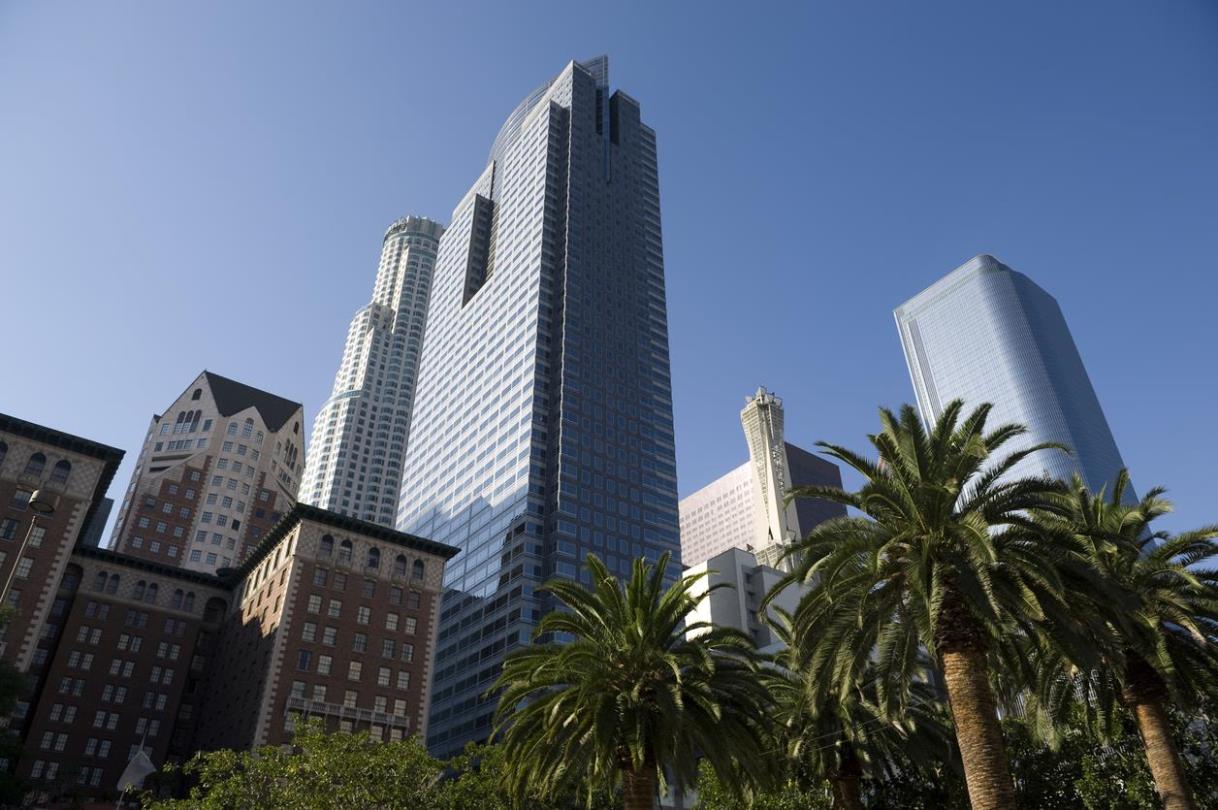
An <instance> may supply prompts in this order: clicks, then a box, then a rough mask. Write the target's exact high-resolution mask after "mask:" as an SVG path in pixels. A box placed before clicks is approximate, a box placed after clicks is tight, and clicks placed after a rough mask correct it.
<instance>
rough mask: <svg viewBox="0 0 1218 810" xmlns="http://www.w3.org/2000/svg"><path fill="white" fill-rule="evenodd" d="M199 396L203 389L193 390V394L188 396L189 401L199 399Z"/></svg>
mask: <svg viewBox="0 0 1218 810" xmlns="http://www.w3.org/2000/svg"><path fill="white" fill-rule="evenodd" d="M201 396H203V389H202V388H196V389H195V390H194V393H192V394H191V395H190V398H191V399H198V398H199V397H201Z"/></svg>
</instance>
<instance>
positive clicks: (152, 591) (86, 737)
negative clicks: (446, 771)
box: [0, 415, 457, 805]
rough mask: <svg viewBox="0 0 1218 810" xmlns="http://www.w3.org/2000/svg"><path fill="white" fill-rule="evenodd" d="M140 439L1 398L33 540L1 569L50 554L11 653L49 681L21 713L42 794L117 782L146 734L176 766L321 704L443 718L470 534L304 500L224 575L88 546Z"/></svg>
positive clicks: (280, 733) (6, 494) (12, 491)
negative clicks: (443, 667)
mask: <svg viewBox="0 0 1218 810" xmlns="http://www.w3.org/2000/svg"><path fill="white" fill-rule="evenodd" d="M213 418H214V417H213ZM238 424H241V423H238ZM121 457H122V452H121V451H119V450H115V449H114V448H110V447H106V446H104V445H99V444H97V443H95V442H90V441H88V440H85V439H81V438H79V437H75V436H70V435H68V434H64V433H60V432H59V431H54V430H51V429H49V428H45V427H42V426H39V425H34V424H31V423H28V422H23V421H21V420H17V419H13V418H11V417H7V416H4V415H0V530H2V531H4V533H5V534H7V533H8V532H9V528H10V527H15V528H12V535H13V536H12V537H7V536H4V537H0V545H2V546H10V545H11V546H13V547H14V549H17V548H19V547H20V546H18V544H19V543H24V545H25V548H24V550H22V551H20V552H18V551H16V550H14V551H12V552H8V551H4V552H3V553H4V554H5V556H4V558H3V561H2V562H0V573H7V571H6V568H5V566H4V564H3V563H10V564H11V562H12V561H13V560H22V561H24V560H27V559H28V560H29V561H30V562H29V563H28V564H26V563H24V562H21V563H19V565H18V568H17V569H16V571H15V578H13V579H12V580H8V579H7V577H6V581H8V582H9V583H10V585H11V587H9V588H7V595H8V598H9V601H10V602H11V604H13V605H14V606H15V607H16V608H17V609H18V611H19V615H18V619H17V621H13V622H10V623H9V625H8V628H7V631H6V632H8V633H9V634H10V635H8V636H6V637H5V639H4V640H5V642H6V645H5V648H4V651H3V657H4V658H5V660H7V661H9V662H10V663H12V664H14V665H15V666H17V667H18V669H20V670H22V671H23V672H25V673H27V675H29V676H30V688H29V690H28V692H27V693H26V694H25V695H23V697H22V699H21V701H20V702H19V703H18V705H17V709H16V711H15V712H14V715H13V717H12V719H11V722H10V724H9V729H10V733H13V734H15V735H17V736H18V737H19V738H20V739H19V743H18V745H17V746H16V747H17V749H18V750H20V755H19V756H18V757H17V758H16V759H15V760H13V761H5V762H4V763H3V767H11V768H14V769H15V771H16V774H17V776H18V777H20V778H21V779H23V780H25V781H26V782H27V783H28V784H29V785H30V786H31V788H32V793H31V795H30V796H28V797H27V798H28V799H30V800H31V801H33V802H41V803H44V804H52V805H54V804H56V803H57V802H60V801H66V800H68V798H69V797H79V796H82V795H83V796H90V797H93V798H96V799H108V800H109V801H113V800H114V798H115V796H116V795H117V793H118V790H117V783H118V780H119V776H120V774H122V772H123V770H124V768H126V766H127V764H128V763H129V762H130V761H131V759H132V757H134V756H135V755H136V754H137V752H139V751H140V750H141V748H142V749H143V751H144V752H145V753H146V754H147V755H148V757H149V758H150V759H151V761H152V763H153V764H154V765H155V766H157V767H158V768H160V767H161V766H163V765H164V764H166V763H167V762H182V761H185V760H186V759H188V758H189V757H190V756H192V755H193V754H194V752H196V751H198V750H207V749H212V748H217V747H229V748H235V749H247V748H251V747H255V746H259V745H278V744H282V743H285V742H288V741H289V740H290V738H291V734H292V731H293V729H294V728H295V725H296V723H297V722H298V719H299V718H300V717H302V716H305V715H307V716H308V717H311V718H318V719H321V720H322V721H323V723H325V725H326V727H327V728H329V729H331V730H344V731H368V732H369V733H371V734H372V735H373V736H374V737H375V738H377V739H383V740H390V739H401V738H402V737H404V736H406V735H410V734H417V735H420V736H422V735H424V734H425V733H426V724H427V716H428V713H427V709H428V702H427V701H428V695H429V685H430V684H429V682H430V678H431V672H432V660H433V650H434V644H435V637H436V628H437V623H438V622H437V619H438V610H439V603H440V586H441V582H442V580H443V570H444V566H445V564H446V562H447V560H448V559H450V558H451V557H452V556H453V555H454V554H456V553H457V549H455V548H451V547H448V546H443V545H441V544H439V543H433V542H431V541H429V540H426V539H423V538H420V537H415V536H412V535H408V534H404V533H402V532H398V531H395V530H393V529H389V528H386V527H384V526H380V525H377V524H372V523H368V522H365V521H362V520H358V519H356V518H351V517H348V516H344V515H339V514H336V513H334V512H329V511H325V510H321V509H317V508H315V507H311V506H307V505H304V504H298V505H296V506H294V507H292V508H291V509H290V510H289V511H288V513H287V514H286V515H284V516H283V518H282V519H281V520H280V521H279V522H278V523H277V524H276V525H275V526H274V527H273V528H272V529H271V531H270V532H269V533H267V535H266V536H264V537H263V538H262V539H261V541H260V543H259V544H258V546H257V547H256V548H255V549H254V550H253V552H252V553H251V554H250V555H249V556H248V558H247V559H246V560H245V562H244V563H243V564H242V565H241V566H240V567H239V568H230V569H227V570H224V571H222V572H221V573H220V575H215V574H211V573H207V572H201V571H193V570H189V569H187V568H183V567H180V566H177V565H173V564H167V563H165V562H160V561H154V560H151V559H148V558H147V557H142V556H133V555H130V554H124V553H119V552H117V551H112V550H108V549H99V548H96V547H93V546H88V545H85V544H84V543H83V542H82V540H83V539H84V538H83V535H82V529H83V527H84V526H85V525H87V524H88V522H89V521H88V518H89V517H90V515H91V514H92V513H93V512H94V510H95V509H96V508H97V503H98V502H99V501H100V500H101V499H102V495H103V493H104V492H105V488H106V485H107V484H108V483H109V481H110V479H111V478H112V477H113V475H114V470H115V469H116V468H117V466H118V463H119V461H120V460H121ZM48 507H49V508H51V509H52V510H53V511H47V510H48ZM32 513H33V514H37V515H38V517H37V522H36V523H30V521H31V517H32ZM31 526H32V527H33V528H30V527H31Z"/></svg>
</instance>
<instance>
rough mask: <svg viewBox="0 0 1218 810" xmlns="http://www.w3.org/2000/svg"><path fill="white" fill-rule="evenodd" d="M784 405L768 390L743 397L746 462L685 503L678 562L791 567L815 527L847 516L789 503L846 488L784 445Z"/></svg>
mask: <svg viewBox="0 0 1218 810" xmlns="http://www.w3.org/2000/svg"><path fill="white" fill-rule="evenodd" d="M784 418H785V417H784V414H783V407H782V400H781V399H779V398H778V397H777V396H775V395H774V394H772V393H770V392H769V391H766V389H765V388H758V389H757V392H756V393H755V394H754V395H752V396H750V397H745V406H744V409H743V410H742V411H741V412H740V423H741V426H742V427H743V429H744V435H745V440H746V442H747V444H748V448H749V460H748V461H746V462H745V463H744V464H741V465H740V466H739V467H736V468H735V469H733V470H732V471H731V472H729V473H727V474H726V475H724V476H722V477H720V478H718V479H716V480H714V481H712V482H711V483H709V484H707V485H706V486H705V487H703V488H701V489H699V490H698V491H696V492H694V493H692V494H690V495H688V496H686V497H685V498H683V499H682V500H681V503H680V515H681V561H682V562H683V563H684V564H685V565H686V566H687V567H688V566H693V565H697V564H699V563H702V562H706V561H707V560H710V559H711V558H714V557H718V556H719V555H721V554H723V553H724V552H726V551H728V550H729V549H733V548H737V549H742V550H744V551H749V552H752V553H753V554H754V555H755V557H756V560H757V562H758V564H761V565H765V566H769V567H780V568H782V569H784V570H786V569H787V568H789V565H790V562H789V560H788V561H781V559H780V558H781V557H782V555H783V552H784V551H785V550H786V549H787V547H788V546H790V544H791V543H792V542H794V541H795V540H797V539H799V538H802V537H804V536H805V535H807V533H808V532H810V531H811V530H812V528H813V527H814V526H816V525H817V524H819V523H822V522H824V521H826V520H829V519H830V518H834V517H838V516H841V515H845V514H846V510H845V507H843V506H840V505H838V504H833V503H829V502H827V501H822V500H819V499H814V498H798V499H796V500H794V501H792V502H790V503H787V502H786V498H787V493H788V492H789V490H790V489H791V488H792V487H800V486H813V485H817V486H834V487H840V486H841V485H842V477H841V471H840V470H838V468H837V465H836V464H834V463H832V462H830V461H826V460H825V459H823V458H820V457H819V456H816V455H813V454H812V453H809V452H808V451H807V450H803V449H801V448H799V447H796V446H795V445H793V444H790V443H789V442H787V441H786V440H785V438H784V437H785V432H784V431H785V429H784Z"/></svg>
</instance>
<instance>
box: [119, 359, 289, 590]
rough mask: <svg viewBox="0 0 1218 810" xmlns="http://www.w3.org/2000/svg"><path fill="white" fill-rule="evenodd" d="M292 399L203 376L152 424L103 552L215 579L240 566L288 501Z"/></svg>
mask: <svg viewBox="0 0 1218 810" xmlns="http://www.w3.org/2000/svg"><path fill="white" fill-rule="evenodd" d="M302 420H303V410H302V408H301V406H300V403H298V402H292V401H291V400H288V399H284V398H283V397H279V396H275V395H274V394H269V393H267V392H266V391H261V390H259V389H257V388H253V387H251V386H248V385H245V384H243V383H239V382H236V381H235V380H230V379H228V378H227V377H221V376H220V375H219V374H214V373H212V372H210V371H204V372H203V373H202V374H200V375H199V376H198V377H196V378H195V380H194V382H192V383H191V384H190V385H188V386H187V387H186V390H184V391H183V392H182V394H181V395H180V396H179V397H178V398H177V399H176V400H174V402H173V403H172V404H171V405H170V406H169V408H167V409H166V410H165V412H164V413H163V414H161V415H159V416H154V417H152V423H151V424H150V425H149V427H148V435H147V437H146V438H145V439H144V445H143V447H142V448H140V455H139V458H138V460H137V461H136V468H135V473H134V474H133V475H132V476H131V482H130V484H129V485H128V487H127V491H126V493H125V495H124V496H123V503H122V506H121V507H120V509H119V515H118V520H117V521H116V522H115V525H114V533H113V535H112V537H111V543H110V545H111V547H112V548H114V549H116V550H118V551H121V552H123V553H124V554H129V555H131V556H134V557H141V558H143V559H146V560H149V561H152V562H159V563H163V564H165V565H174V566H180V567H182V568H189V569H191V570H193V571H204V572H208V573H215V572H217V571H219V570H221V569H223V568H231V567H235V566H237V565H240V564H241V561H242V560H244V559H245V557H246V555H248V554H249V553H250V551H251V550H252V549H253V548H254V547H256V546H257V545H258V543H259V541H260V539H261V538H262V537H263V536H264V535H265V534H266V532H267V531H268V530H269V529H270V528H271V527H272V526H273V525H275V523H276V522H277V521H278V520H279V518H280V517H282V515H283V514H284V513H285V512H287V511H288V510H289V509H291V507H292V504H294V503H295V502H296V492H297V488H298V486H299V484H300V473H301V472H302V470H303V466H304V435H303V434H302V432H301V422H302Z"/></svg>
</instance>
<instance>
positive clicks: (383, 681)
mask: <svg viewBox="0 0 1218 810" xmlns="http://www.w3.org/2000/svg"><path fill="white" fill-rule="evenodd" d="M391 676H392V671H391V670H390V669H389V667H381V668H379V669H378V670H377V671H376V685H377V686H388V685H389V679H390V677H391Z"/></svg>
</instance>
